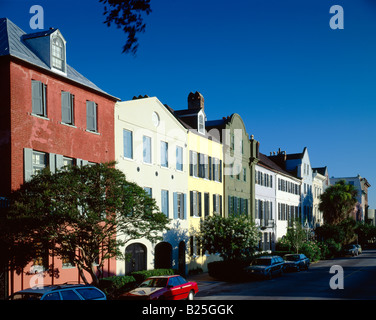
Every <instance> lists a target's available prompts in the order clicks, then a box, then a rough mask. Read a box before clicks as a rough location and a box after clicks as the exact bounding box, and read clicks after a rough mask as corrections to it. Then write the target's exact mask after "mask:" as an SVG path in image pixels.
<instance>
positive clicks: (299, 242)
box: [285, 220, 307, 253]
mask: <svg viewBox="0 0 376 320" xmlns="http://www.w3.org/2000/svg"><path fill="white" fill-rule="evenodd" d="M306 239H307V233H306V232H305V231H304V230H303V227H302V224H301V223H300V221H299V220H296V221H294V222H293V224H292V226H291V227H288V228H287V232H286V236H285V240H286V242H287V243H289V245H290V247H291V248H292V249H293V250H294V251H295V252H296V253H299V250H300V248H301V247H302V246H303V244H304V241H305V240H306Z"/></svg>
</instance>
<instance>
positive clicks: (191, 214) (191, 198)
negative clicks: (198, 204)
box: [189, 191, 194, 217]
mask: <svg viewBox="0 0 376 320" xmlns="http://www.w3.org/2000/svg"><path fill="white" fill-rule="evenodd" d="M189 201H190V216H191V217H193V212H194V211H193V191H189Z"/></svg>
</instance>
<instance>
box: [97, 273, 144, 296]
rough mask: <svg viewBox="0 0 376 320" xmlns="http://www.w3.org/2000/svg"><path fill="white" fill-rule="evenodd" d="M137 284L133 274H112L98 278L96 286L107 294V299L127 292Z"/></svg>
mask: <svg viewBox="0 0 376 320" xmlns="http://www.w3.org/2000/svg"><path fill="white" fill-rule="evenodd" d="M136 286H137V282H136V279H135V278H134V277H133V276H113V277H108V278H103V279H100V280H99V285H98V287H99V288H100V289H101V290H102V291H103V292H104V293H105V294H106V295H107V298H108V299H115V298H116V297H117V296H119V295H120V294H122V293H124V292H128V291H130V290H132V289H134V288H135V287H136Z"/></svg>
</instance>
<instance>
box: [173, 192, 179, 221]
mask: <svg viewBox="0 0 376 320" xmlns="http://www.w3.org/2000/svg"><path fill="white" fill-rule="evenodd" d="M177 218H178V193H177V192H174V219H177Z"/></svg>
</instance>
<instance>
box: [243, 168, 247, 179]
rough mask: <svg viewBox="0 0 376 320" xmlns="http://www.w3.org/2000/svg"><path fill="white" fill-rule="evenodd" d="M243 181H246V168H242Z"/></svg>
mask: <svg viewBox="0 0 376 320" xmlns="http://www.w3.org/2000/svg"><path fill="white" fill-rule="evenodd" d="M243 181H247V168H243Z"/></svg>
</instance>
